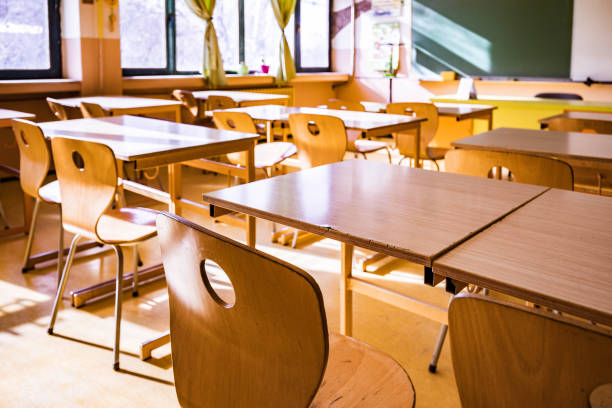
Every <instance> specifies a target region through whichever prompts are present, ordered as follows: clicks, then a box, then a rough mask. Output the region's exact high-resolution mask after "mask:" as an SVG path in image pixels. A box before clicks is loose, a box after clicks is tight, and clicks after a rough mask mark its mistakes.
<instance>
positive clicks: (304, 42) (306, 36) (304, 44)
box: [300, 0, 329, 68]
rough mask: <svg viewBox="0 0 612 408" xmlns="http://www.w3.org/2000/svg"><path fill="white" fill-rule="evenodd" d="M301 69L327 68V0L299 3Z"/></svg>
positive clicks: (303, 0)
mask: <svg viewBox="0 0 612 408" xmlns="http://www.w3.org/2000/svg"><path fill="white" fill-rule="evenodd" d="M300 62H301V66H302V68H320V67H327V66H329V0H301V1H300Z"/></svg>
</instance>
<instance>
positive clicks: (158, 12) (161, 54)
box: [119, 0, 167, 68]
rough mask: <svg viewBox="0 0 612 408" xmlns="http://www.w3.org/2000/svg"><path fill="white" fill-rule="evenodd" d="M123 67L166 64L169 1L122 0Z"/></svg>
mask: <svg viewBox="0 0 612 408" xmlns="http://www.w3.org/2000/svg"><path fill="white" fill-rule="evenodd" d="M119 6H120V7H121V10H120V12H119V26H120V30H121V67H122V68H166V66H167V61H166V1H165V0H121V1H120V3H119Z"/></svg>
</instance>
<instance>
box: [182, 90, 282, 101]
mask: <svg viewBox="0 0 612 408" xmlns="http://www.w3.org/2000/svg"><path fill="white" fill-rule="evenodd" d="M210 95H220V96H227V97H230V98H232V99H233V100H234V102H236V103H238V104H240V103H242V102H254V101H268V100H286V99H289V96H288V95H282V94H267V93H259V92H241V91H196V92H193V96H194V97H195V98H196V99H207V98H208V97H209V96H210Z"/></svg>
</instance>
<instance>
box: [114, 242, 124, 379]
mask: <svg viewBox="0 0 612 408" xmlns="http://www.w3.org/2000/svg"><path fill="white" fill-rule="evenodd" d="M113 248H114V249H115V253H116V254H117V286H116V288H115V345H114V347H113V358H114V360H113V361H114V362H113V369H114V370H115V371H119V344H120V339H121V303H122V298H123V296H122V295H123V251H122V250H121V247H120V246H118V245H113Z"/></svg>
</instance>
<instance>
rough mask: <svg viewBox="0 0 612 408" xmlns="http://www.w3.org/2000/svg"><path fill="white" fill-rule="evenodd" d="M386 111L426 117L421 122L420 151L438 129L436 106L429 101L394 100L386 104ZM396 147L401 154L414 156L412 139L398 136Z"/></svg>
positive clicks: (422, 150) (423, 150) (424, 149)
mask: <svg viewBox="0 0 612 408" xmlns="http://www.w3.org/2000/svg"><path fill="white" fill-rule="evenodd" d="M387 113H390V114H394V115H410V116H415V117H420V118H427V120H426V121H425V122H421V152H425V151H426V150H427V146H428V145H429V143H430V142H431V141H432V140H433V138H434V136H435V135H436V131H437V130H438V108H437V107H436V105H434V104H433V103H429V102H395V103H390V104H388V105H387ZM396 143H397V148H398V150H399V152H400V154H401V155H403V156H408V157H414V139H412V140H411V138H407V137H399V138H397V139H396Z"/></svg>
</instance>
